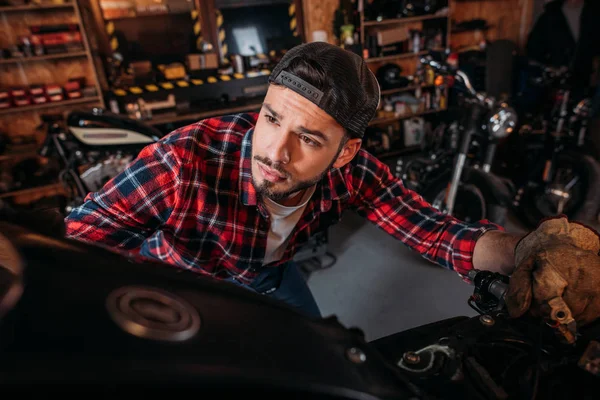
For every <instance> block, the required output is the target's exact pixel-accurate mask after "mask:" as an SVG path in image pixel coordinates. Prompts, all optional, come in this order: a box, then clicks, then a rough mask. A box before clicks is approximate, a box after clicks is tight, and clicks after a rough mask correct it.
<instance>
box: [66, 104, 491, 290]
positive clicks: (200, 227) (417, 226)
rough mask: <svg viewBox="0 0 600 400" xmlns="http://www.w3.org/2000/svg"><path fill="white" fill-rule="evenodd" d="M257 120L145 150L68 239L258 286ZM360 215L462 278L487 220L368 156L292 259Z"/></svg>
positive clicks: (261, 221)
mask: <svg viewBox="0 0 600 400" xmlns="http://www.w3.org/2000/svg"><path fill="white" fill-rule="evenodd" d="M257 117H258V114H256V113H251V114H237V115H230V116H225V117H220V118H211V119H207V120H203V121H199V122H196V123H194V124H192V125H188V126H185V127H182V128H179V129H177V130H175V131H173V132H171V133H170V134H168V135H167V136H165V137H164V138H162V139H161V140H160V141H159V142H157V143H153V144H151V145H148V146H147V147H145V148H144V149H143V150H142V151H141V152H140V154H139V155H138V157H137V158H136V160H134V161H133V162H132V163H131V164H130V165H129V166H128V168H127V169H126V170H125V171H124V172H122V173H121V174H119V175H117V176H116V177H115V178H113V179H112V180H111V181H110V182H108V183H107V184H106V185H105V186H104V187H103V188H102V189H101V190H100V191H98V192H93V193H90V194H88V196H87V197H86V201H85V202H84V204H83V205H81V206H80V207H78V208H76V209H75V210H74V211H72V212H71V213H70V215H68V216H67V218H66V219H65V222H66V224H67V236H68V237H71V238H73V239H76V240H82V241H87V242H92V243H96V244H101V245H105V246H108V247H110V248H114V249H116V250H123V251H126V252H128V253H131V252H133V253H134V255H135V256H142V257H149V258H152V259H154V260H156V259H158V261H161V262H165V263H168V264H171V265H174V266H177V267H181V268H186V269H191V270H195V271H198V272H200V273H204V274H209V275H211V276H213V277H215V278H219V279H224V278H233V279H236V280H238V281H239V282H241V283H245V284H248V283H251V282H252V280H253V278H254V277H255V276H256V275H257V274H258V272H259V271H260V269H261V268H262V267H263V265H262V264H263V259H264V257H265V248H266V245H267V235H268V231H269V215H268V213H267V211H266V208H265V207H264V206H263V204H262V203H261V202H260V201H259V198H257V193H256V191H255V188H254V187H253V185H252V179H251V139H252V133H253V131H254V129H253V128H254V125H255V123H256V119H257ZM348 209H350V210H354V211H355V212H357V213H358V214H359V215H361V216H363V217H365V218H367V219H368V220H369V221H371V222H372V223H373V224H375V225H376V226H377V227H379V228H381V229H383V230H384V231H385V232H387V233H389V234H390V235H392V236H394V237H395V238H396V239H398V240H399V241H401V242H402V243H404V244H406V245H407V246H408V247H410V248H411V249H413V250H416V251H417V252H418V253H420V254H421V255H422V256H423V257H424V258H426V259H428V260H430V261H432V262H434V263H437V264H438V265H440V266H442V267H445V268H447V269H451V270H454V271H456V272H457V273H459V274H461V275H463V274H464V273H466V272H467V271H468V270H469V269H471V268H472V256H473V249H474V247H475V242H476V240H477V239H478V238H479V237H480V236H481V235H482V234H483V233H484V232H486V231H487V230H490V229H499V227H498V226H496V225H493V224H491V223H489V222H488V221H479V222H477V223H471V224H466V223H463V222H460V221H458V220H456V219H454V218H452V217H450V216H448V215H445V214H442V213H440V212H439V211H437V210H436V209H434V208H432V207H431V206H430V205H429V204H428V203H426V202H425V201H424V200H423V199H422V197H421V196H419V195H418V194H416V193H415V192H412V191H410V190H408V189H406V188H405V187H404V186H403V184H402V182H401V181H400V180H398V179H397V178H395V177H394V176H393V175H392V174H391V172H390V170H389V168H388V167H387V166H386V165H385V164H383V163H382V162H380V161H379V160H377V159H376V158H375V157H373V156H372V155H370V154H369V153H368V152H366V151H365V150H362V149H361V150H360V151H359V152H358V154H357V155H356V157H355V158H354V159H353V160H352V161H351V162H350V163H349V164H347V165H346V166H344V167H342V168H340V169H332V170H331V171H329V172H328V173H327V174H326V175H325V177H324V178H323V180H322V181H321V182H320V183H319V184H318V185H317V188H316V191H315V193H314V195H313V197H312V198H311V199H310V201H309V203H308V205H307V207H306V209H305V210H304V213H303V215H302V217H301V218H300V220H299V222H298V224H297V225H296V227H295V228H294V230H293V231H292V233H291V235H290V237H289V238H288V242H287V249H286V251H285V253H284V255H283V258H282V259H281V260H279V261H277V262H273V263H271V264H269V265H267V267H270V266H277V265H280V264H282V263H285V262H287V261H289V260H290V259H291V258H292V257H293V255H294V253H295V252H296V250H297V249H298V248H299V247H301V246H302V245H303V244H305V243H306V242H307V241H308V240H309V238H310V237H311V236H312V235H313V234H315V233H316V232H319V231H322V230H324V229H326V228H327V227H329V226H331V225H332V224H335V223H337V222H338V221H339V220H340V219H341V217H342V213H343V211H344V210H348Z"/></svg>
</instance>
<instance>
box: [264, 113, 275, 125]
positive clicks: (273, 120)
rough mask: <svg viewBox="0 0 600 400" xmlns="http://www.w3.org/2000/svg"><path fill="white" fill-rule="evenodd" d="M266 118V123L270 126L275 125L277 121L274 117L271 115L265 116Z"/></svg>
mask: <svg viewBox="0 0 600 400" xmlns="http://www.w3.org/2000/svg"><path fill="white" fill-rule="evenodd" d="M266 118H267V121H269V123H270V124H275V123H277V120H276V119H275V117H273V116H271V115H267V116H266Z"/></svg>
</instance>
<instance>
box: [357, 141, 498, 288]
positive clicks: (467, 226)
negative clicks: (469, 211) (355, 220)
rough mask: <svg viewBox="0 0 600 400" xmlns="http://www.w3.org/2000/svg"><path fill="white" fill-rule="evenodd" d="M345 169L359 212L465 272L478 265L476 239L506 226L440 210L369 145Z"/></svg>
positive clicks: (435, 259)
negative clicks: (370, 150) (369, 150)
mask: <svg viewBox="0 0 600 400" xmlns="http://www.w3.org/2000/svg"><path fill="white" fill-rule="evenodd" d="M346 171H347V174H348V175H347V176H346V181H347V182H349V183H350V185H351V193H352V194H353V195H352V202H353V206H354V207H355V209H356V211H357V212H358V214H359V215H362V216H363V217H366V218H367V219H368V220H369V221H371V222H372V223H374V224H375V225H376V226H377V227H379V228H380V229H383V230H384V231H385V232H387V233H389V234H390V235H392V236H393V237H395V238H396V239H398V240H400V241H401V242H403V243H404V244H405V245H407V246H408V247H409V248H411V249H413V250H415V251H417V252H418V253H420V254H421V255H422V256H423V257H424V258H425V259H427V260H429V261H431V262H433V263H436V264H437V265H440V266H442V267H444V268H447V269H450V270H453V271H456V272H457V273H458V274H459V275H461V276H464V275H466V273H467V272H468V271H469V270H471V269H472V268H473V251H474V249H475V243H476V242H477V240H478V239H479V238H480V237H481V236H482V235H483V234H484V233H485V232H487V231H490V230H503V228H502V227H500V226H498V225H496V224H492V223H490V222H489V221H487V220H482V221H477V222H475V223H466V222H462V221H459V220H458V219H456V218H454V217H452V216H449V215H447V214H444V213H442V212H440V211H438V210H437V209H435V208H434V207H432V206H431V205H430V204H429V203H427V202H426V201H425V200H424V199H423V197H421V196H420V195H419V194H417V193H416V192H414V191H412V190H409V189H407V188H406V187H405V186H404V185H403V183H402V181H401V180H400V179H398V178H396V177H394V176H393V175H392V173H391V171H390V169H389V167H388V166H387V165H385V164H383V163H382V162H381V161H379V160H377V159H376V158H375V157H373V156H372V155H370V154H369V153H367V152H365V151H364V150H361V151H360V152H359V154H358V155H357V157H356V158H355V161H354V162H353V166H352V167H350V168H348V169H347V170H346Z"/></svg>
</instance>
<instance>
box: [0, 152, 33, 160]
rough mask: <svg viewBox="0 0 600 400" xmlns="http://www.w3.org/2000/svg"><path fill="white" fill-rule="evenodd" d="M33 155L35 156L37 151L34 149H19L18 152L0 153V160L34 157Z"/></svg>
mask: <svg viewBox="0 0 600 400" xmlns="http://www.w3.org/2000/svg"><path fill="white" fill-rule="evenodd" d="M35 156H37V151H35V150H31V151H19V152H16V153H8V154H3V155H0V161H8V160H13V161H17V160H26V159H28V158H34V157H35Z"/></svg>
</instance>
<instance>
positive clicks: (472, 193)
mask: <svg viewBox="0 0 600 400" xmlns="http://www.w3.org/2000/svg"><path fill="white" fill-rule="evenodd" d="M446 194H447V189H444V190H442V191H440V192H439V193H438V194H437V196H435V198H434V200H433V202H432V203H431V205H432V206H433V207H434V208H436V209H437V210H440V211H445V210H446ZM486 212H487V210H486V204H485V199H484V198H483V194H482V193H481V191H480V190H479V189H477V188H476V187H475V186H473V185H460V186H459V187H458V191H457V192H456V199H455V201H454V210H453V211H452V215H453V216H454V217H456V218H458V219H459V220H461V221H465V222H469V223H470V222H476V221H479V220H482V219H484V218H485V216H486Z"/></svg>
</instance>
